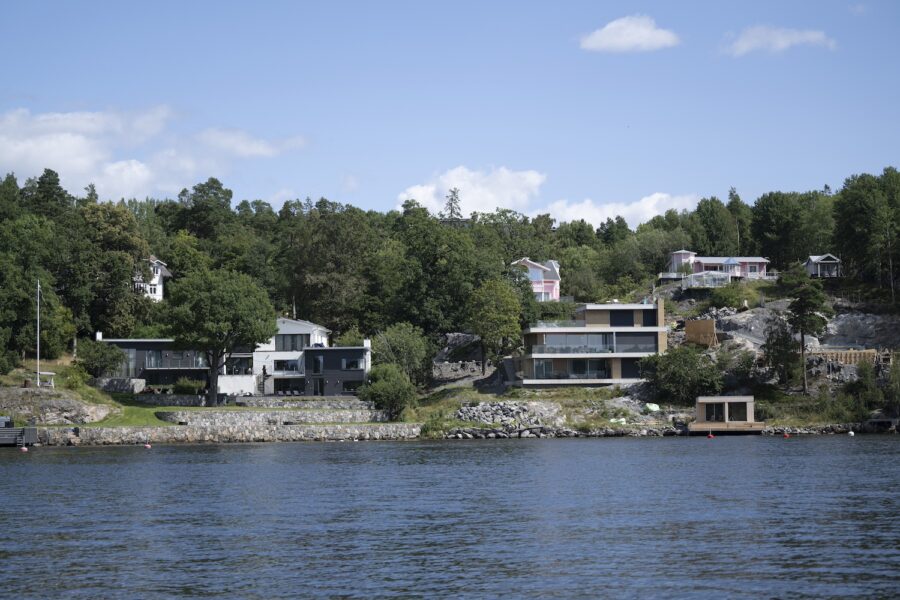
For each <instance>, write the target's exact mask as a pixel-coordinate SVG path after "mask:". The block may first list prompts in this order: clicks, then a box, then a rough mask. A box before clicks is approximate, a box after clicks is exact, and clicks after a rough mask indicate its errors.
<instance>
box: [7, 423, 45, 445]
mask: <svg viewBox="0 0 900 600" xmlns="http://www.w3.org/2000/svg"><path fill="white" fill-rule="evenodd" d="M37 441H38V439H37V429H36V428H34V427H0V446H30V445H32V444H36V443H37Z"/></svg>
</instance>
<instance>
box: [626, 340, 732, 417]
mask: <svg viewBox="0 0 900 600" xmlns="http://www.w3.org/2000/svg"><path fill="white" fill-rule="evenodd" d="M640 368H641V377H644V378H645V379H646V380H647V383H648V384H649V386H650V389H651V390H652V391H653V394H654V396H655V397H656V398H657V399H658V400H660V401H663V402H671V403H672V404H676V405H679V406H690V405H693V404H694V401H695V400H696V399H697V396H705V395H710V394H717V393H719V392H720V391H721V390H722V373H721V371H720V370H719V368H718V367H717V366H716V364H715V363H714V362H713V360H712V359H711V358H710V357H709V356H707V355H705V354H703V353H701V352H700V351H699V350H697V349H696V348H693V347H691V346H679V347H677V348H672V349H671V350H669V351H668V352H666V353H665V354H654V355H651V356H648V357H646V358H643V359H641V362H640Z"/></svg>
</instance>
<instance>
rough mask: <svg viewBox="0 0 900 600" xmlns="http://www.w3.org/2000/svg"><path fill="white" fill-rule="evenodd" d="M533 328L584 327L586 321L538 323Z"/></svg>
mask: <svg viewBox="0 0 900 600" xmlns="http://www.w3.org/2000/svg"><path fill="white" fill-rule="evenodd" d="M531 327H532V328H537V327H584V321H538V322H537V323H536V324H534V325H532V326H531Z"/></svg>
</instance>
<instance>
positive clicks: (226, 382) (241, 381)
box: [218, 375, 256, 396]
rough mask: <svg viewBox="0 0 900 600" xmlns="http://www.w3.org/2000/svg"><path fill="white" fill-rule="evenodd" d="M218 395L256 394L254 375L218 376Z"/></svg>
mask: <svg viewBox="0 0 900 600" xmlns="http://www.w3.org/2000/svg"><path fill="white" fill-rule="evenodd" d="M218 384H219V393H220V394H229V395H232V396H243V395H244V394H254V393H256V376H255V375H219V380H218Z"/></svg>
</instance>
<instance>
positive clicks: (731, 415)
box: [728, 402, 747, 421]
mask: <svg viewBox="0 0 900 600" xmlns="http://www.w3.org/2000/svg"><path fill="white" fill-rule="evenodd" d="M728 420H729V421H746V420H747V403H746V402H729V403H728Z"/></svg>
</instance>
